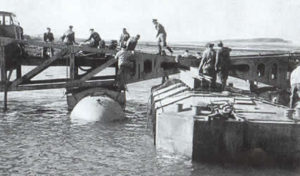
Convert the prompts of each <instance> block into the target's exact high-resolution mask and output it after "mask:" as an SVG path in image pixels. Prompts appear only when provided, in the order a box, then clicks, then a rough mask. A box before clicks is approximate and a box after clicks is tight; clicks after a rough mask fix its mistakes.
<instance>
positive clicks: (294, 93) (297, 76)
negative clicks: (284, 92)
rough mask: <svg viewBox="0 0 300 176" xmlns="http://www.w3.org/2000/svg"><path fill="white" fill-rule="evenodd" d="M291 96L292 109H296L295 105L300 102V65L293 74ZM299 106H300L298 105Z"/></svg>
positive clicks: (299, 64)
mask: <svg viewBox="0 0 300 176" xmlns="http://www.w3.org/2000/svg"><path fill="white" fill-rule="evenodd" d="M290 82H291V96H290V108H294V107H295V104H296V103H297V102H299V98H300V63H299V61H298V66H297V67H296V68H295V69H294V70H293V72H292V73H291V78H290ZM298 105H299V104H298Z"/></svg>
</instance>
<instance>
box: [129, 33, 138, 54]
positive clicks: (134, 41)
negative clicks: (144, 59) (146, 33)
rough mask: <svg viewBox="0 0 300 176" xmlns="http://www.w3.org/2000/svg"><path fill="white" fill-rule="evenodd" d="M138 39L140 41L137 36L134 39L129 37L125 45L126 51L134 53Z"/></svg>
mask: <svg viewBox="0 0 300 176" xmlns="http://www.w3.org/2000/svg"><path fill="white" fill-rule="evenodd" d="M139 39H140V35H139V34H137V35H136V36H135V37H131V38H130V39H129V40H128V42H127V44H126V49H127V51H134V49H135V47H136V45H137V43H138V41H139Z"/></svg>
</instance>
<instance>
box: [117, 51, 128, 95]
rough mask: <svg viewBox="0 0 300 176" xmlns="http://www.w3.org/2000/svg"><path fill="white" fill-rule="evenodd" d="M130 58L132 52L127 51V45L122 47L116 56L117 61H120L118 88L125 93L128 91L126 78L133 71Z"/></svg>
mask: <svg viewBox="0 0 300 176" xmlns="http://www.w3.org/2000/svg"><path fill="white" fill-rule="evenodd" d="M130 56H131V52H130V51H127V50H126V47H125V45H123V46H122V47H121V50H120V51H119V52H118V53H117V54H116V56H115V59H118V74H117V81H118V82H117V86H118V88H119V89H120V90H124V91H125V90H126V77H127V75H128V74H129V73H130V72H131V69H132V67H131V64H130Z"/></svg>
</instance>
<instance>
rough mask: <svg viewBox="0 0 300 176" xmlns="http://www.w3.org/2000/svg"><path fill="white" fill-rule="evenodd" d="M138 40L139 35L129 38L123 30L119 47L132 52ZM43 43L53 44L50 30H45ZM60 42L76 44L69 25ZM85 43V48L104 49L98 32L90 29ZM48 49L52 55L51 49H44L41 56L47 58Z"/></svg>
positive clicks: (71, 27) (103, 42)
mask: <svg viewBox="0 0 300 176" xmlns="http://www.w3.org/2000/svg"><path fill="white" fill-rule="evenodd" d="M139 39H140V35H139V34H137V35H136V36H134V37H130V35H129V33H128V32H127V30H126V28H123V32H122V34H121V38H120V41H119V42H120V46H121V48H122V47H125V48H126V49H127V50H129V51H133V50H134V49H135V47H136V45H137V43H138V40H139ZM44 41H45V42H50V43H51V42H53V41H54V35H53V33H52V32H51V28H49V27H48V28H47V32H45V33H44ZM61 41H62V42H64V43H65V44H66V45H74V44H78V43H77V42H76V41H75V32H74V31H73V26H72V25H70V26H69V29H68V30H67V31H66V32H65V33H64V34H63V36H62V37H61ZM84 42H85V43H87V42H88V44H87V46H89V47H91V48H105V41H104V40H102V39H101V37H100V35H99V33H98V32H96V31H95V30H94V29H90V36H89V38H88V39H86V40H85V41H84ZM48 49H50V54H51V55H53V54H54V50H53V48H48V47H44V48H43V56H48V55H47V51H48Z"/></svg>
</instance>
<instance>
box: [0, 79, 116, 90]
mask: <svg viewBox="0 0 300 176" xmlns="http://www.w3.org/2000/svg"><path fill="white" fill-rule="evenodd" d="M114 82H115V81H114V80H105V81H91V82H81V81H73V82H69V83H54V84H38V85H36V84H34V85H32V84H23V85H20V86H17V87H9V89H8V91H24V90H41V89H60V88H81V87H105V86H112V85H113V84H114ZM3 90H4V89H3V87H1V91H3Z"/></svg>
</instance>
